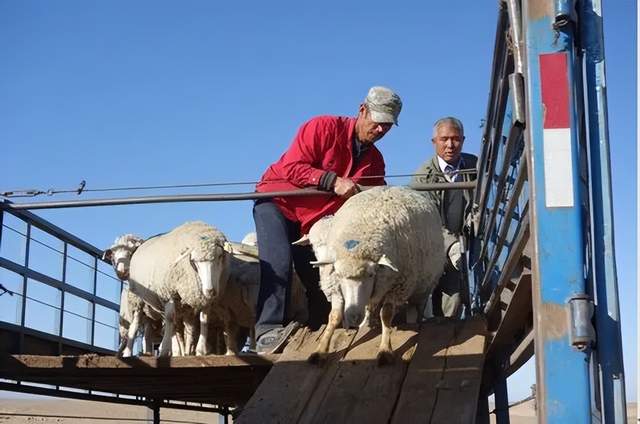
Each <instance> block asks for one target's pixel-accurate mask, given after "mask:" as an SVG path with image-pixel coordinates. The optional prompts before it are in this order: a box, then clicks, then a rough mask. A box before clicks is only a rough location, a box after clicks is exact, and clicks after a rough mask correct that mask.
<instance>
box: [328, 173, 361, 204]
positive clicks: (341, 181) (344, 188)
mask: <svg viewBox="0 0 640 424" xmlns="http://www.w3.org/2000/svg"><path fill="white" fill-rule="evenodd" d="M359 191H360V189H359V188H358V185H357V184H356V183H354V182H353V181H351V180H350V179H348V178H342V177H337V178H336V184H335V185H334V186H333V192H334V193H335V194H337V195H338V196H340V197H344V198H345V199H348V198H349V197H351V196H353V195H354V194H356V193H358V192H359Z"/></svg>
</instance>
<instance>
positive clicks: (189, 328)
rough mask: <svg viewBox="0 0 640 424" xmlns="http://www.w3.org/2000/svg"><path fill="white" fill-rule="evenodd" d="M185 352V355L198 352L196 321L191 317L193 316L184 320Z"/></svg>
mask: <svg viewBox="0 0 640 424" xmlns="http://www.w3.org/2000/svg"><path fill="white" fill-rule="evenodd" d="M183 328H184V330H183V332H184V335H183V337H184V354H185V355H193V354H195V353H196V344H195V341H194V340H195V337H194V336H195V333H196V331H195V322H194V320H192V319H191V317H189V318H187V319H185V320H184V327H183Z"/></svg>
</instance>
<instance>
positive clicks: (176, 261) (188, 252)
mask: <svg viewBox="0 0 640 424" xmlns="http://www.w3.org/2000/svg"><path fill="white" fill-rule="evenodd" d="M189 255H191V249H189V248H186V249H185V250H183V251H182V253H181V254H180V256H178V258H177V259H176V260H175V261H173V264H172V266H176V265H177V264H178V262H180V261H181V260H183V259H184V258H186V257H187V256H189Z"/></svg>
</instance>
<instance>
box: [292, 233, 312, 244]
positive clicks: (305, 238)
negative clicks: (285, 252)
mask: <svg viewBox="0 0 640 424" xmlns="http://www.w3.org/2000/svg"><path fill="white" fill-rule="evenodd" d="M291 244H292V245H293V246H309V245H310V244H311V241H310V240H309V234H305V235H303V236H302V237H300V238H299V239H298V240H296V241H294V242H293V243H291Z"/></svg>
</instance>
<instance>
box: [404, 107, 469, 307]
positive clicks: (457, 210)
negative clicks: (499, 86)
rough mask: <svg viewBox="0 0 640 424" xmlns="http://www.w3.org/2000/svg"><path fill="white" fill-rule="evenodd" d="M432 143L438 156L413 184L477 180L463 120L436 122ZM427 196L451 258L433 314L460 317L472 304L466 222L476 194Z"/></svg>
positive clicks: (436, 292)
mask: <svg viewBox="0 0 640 424" xmlns="http://www.w3.org/2000/svg"><path fill="white" fill-rule="evenodd" d="M431 142H432V143H433V147H434V148H435V152H436V154H435V155H434V156H433V157H432V158H431V159H429V160H427V161H426V162H424V163H423V164H422V165H421V166H420V168H418V170H417V171H416V172H415V175H414V176H413V178H412V180H411V184H412V185H413V184H424V183H446V182H461V181H472V180H475V179H476V176H475V172H473V171H474V170H475V168H476V162H477V159H478V158H477V157H476V156H474V155H471V154H467V153H462V146H463V144H464V127H463V126H462V122H460V120H458V119H456V118H453V117H446V118H442V119H439V120H438V121H436V123H435V124H434V126H433V136H432V139H431ZM465 171H466V172H465ZM470 171H471V172H470ZM425 193H426V195H428V196H430V197H431V199H432V200H433V201H434V203H435V204H436V205H437V207H438V209H439V211H440V216H441V218H442V224H443V235H444V244H445V252H446V254H447V258H448V261H447V263H446V265H445V270H444V273H443V275H442V277H441V278H440V281H439V283H438V286H437V287H436V289H435V290H434V292H433V294H432V296H431V299H432V304H433V314H434V315H435V316H445V317H454V318H459V317H460V316H461V314H462V309H463V305H464V304H466V303H468V281H467V273H466V264H465V263H464V250H465V248H464V247H465V245H466V238H467V234H466V231H465V223H466V222H467V219H468V217H469V215H470V213H471V206H472V191H471V190H440V191H431V192H425Z"/></svg>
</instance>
